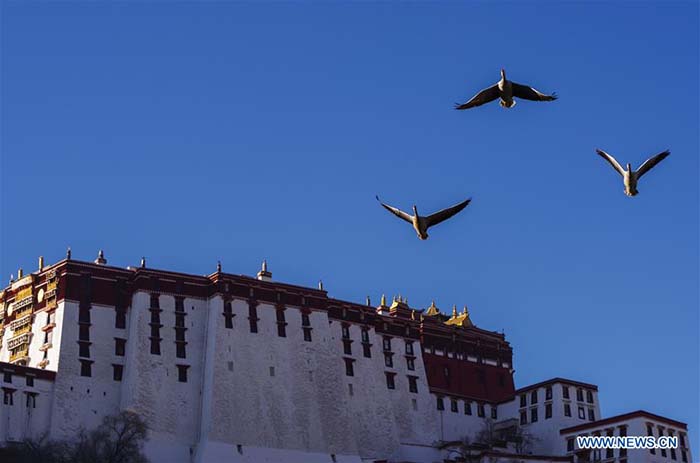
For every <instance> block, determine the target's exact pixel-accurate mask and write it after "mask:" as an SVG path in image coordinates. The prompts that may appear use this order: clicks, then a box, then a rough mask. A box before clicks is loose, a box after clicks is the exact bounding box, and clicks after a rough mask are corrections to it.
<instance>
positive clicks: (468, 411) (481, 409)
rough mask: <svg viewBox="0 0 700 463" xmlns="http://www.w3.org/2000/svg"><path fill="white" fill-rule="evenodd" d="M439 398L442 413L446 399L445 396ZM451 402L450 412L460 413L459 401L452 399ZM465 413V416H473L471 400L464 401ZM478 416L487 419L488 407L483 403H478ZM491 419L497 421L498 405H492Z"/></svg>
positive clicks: (438, 402)
mask: <svg viewBox="0 0 700 463" xmlns="http://www.w3.org/2000/svg"><path fill="white" fill-rule="evenodd" d="M436 397H437V409H438V410H440V411H443V410H445V398H444V397H443V396H436ZM449 400H450V411H452V412H453V413H459V402H460V400H459V399H455V398H451V399H449ZM463 402H464V404H463V412H464V414H465V415H472V414H473V410H472V402H471V401H469V400H464V401H463ZM476 415H477V416H478V417H480V418H485V417H486V406H485V404H483V403H481V402H477V403H476ZM491 418H492V419H494V420H496V419H498V407H497V406H496V405H491Z"/></svg>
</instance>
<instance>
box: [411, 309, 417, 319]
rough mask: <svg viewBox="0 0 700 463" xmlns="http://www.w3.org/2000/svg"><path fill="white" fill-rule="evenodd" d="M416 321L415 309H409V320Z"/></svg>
mask: <svg viewBox="0 0 700 463" xmlns="http://www.w3.org/2000/svg"><path fill="white" fill-rule="evenodd" d="M415 319H416V309H411V320H415Z"/></svg>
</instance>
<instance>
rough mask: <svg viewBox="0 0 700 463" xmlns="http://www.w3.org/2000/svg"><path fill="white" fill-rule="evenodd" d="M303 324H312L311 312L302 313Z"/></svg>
mask: <svg viewBox="0 0 700 463" xmlns="http://www.w3.org/2000/svg"><path fill="white" fill-rule="evenodd" d="M301 326H311V320H310V319H309V314H307V313H302V314H301Z"/></svg>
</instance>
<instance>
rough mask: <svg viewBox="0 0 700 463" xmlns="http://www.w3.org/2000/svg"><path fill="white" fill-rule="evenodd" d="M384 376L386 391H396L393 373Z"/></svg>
mask: <svg viewBox="0 0 700 463" xmlns="http://www.w3.org/2000/svg"><path fill="white" fill-rule="evenodd" d="M384 374H385V375H386V387H387V388H388V389H396V382H395V381H394V376H396V375H395V374H394V373H388V372H386V373H384Z"/></svg>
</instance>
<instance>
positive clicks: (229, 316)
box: [224, 301, 233, 330]
mask: <svg viewBox="0 0 700 463" xmlns="http://www.w3.org/2000/svg"><path fill="white" fill-rule="evenodd" d="M224 328H226V329H229V330H230V329H233V308H232V306H231V301H226V302H224Z"/></svg>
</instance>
